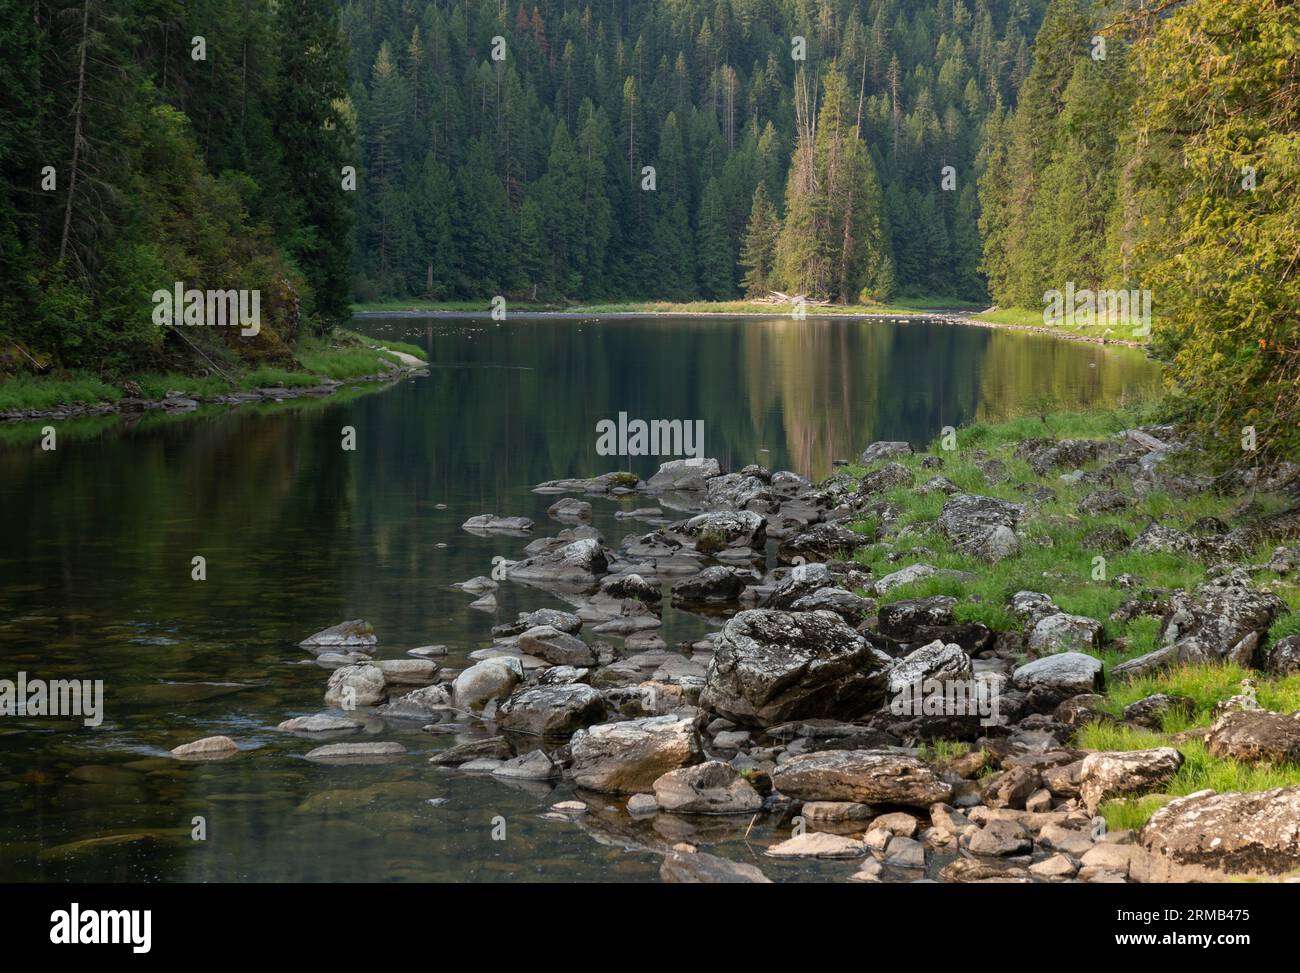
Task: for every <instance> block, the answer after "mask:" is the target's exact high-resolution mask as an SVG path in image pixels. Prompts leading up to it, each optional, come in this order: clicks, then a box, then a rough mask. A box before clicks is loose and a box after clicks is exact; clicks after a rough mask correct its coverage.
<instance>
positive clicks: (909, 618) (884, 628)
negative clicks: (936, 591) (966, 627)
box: [879, 595, 957, 642]
mask: <svg viewBox="0 0 1300 973" xmlns="http://www.w3.org/2000/svg"><path fill="white" fill-rule="evenodd" d="M956 606H957V599H956V598H953V597H952V596H951V595H932V596H931V597H929V598H909V599H905V600H903V601H895V602H893V603H892V604H888V605H881V606H880V612H879V623H880V624H879V629H880V633H881V634H882V635H888V636H889V637H890V638H891V639H897V640H898V641H899V642H910V641H912V637H913V636H914V635H915V633H916V630H917V629H918V628H920V627H921V626H923V625H951V624H952V623H953V613H952V610H953V609H954V608H955V607H956Z"/></svg>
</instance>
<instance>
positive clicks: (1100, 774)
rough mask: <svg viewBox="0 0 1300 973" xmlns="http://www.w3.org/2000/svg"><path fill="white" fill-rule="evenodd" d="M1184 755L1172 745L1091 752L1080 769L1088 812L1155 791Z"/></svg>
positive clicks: (1173, 771)
mask: <svg viewBox="0 0 1300 973" xmlns="http://www.w3.org/2000/svg"><path fill="white" fill-rule="evenodd" d="M1182 765H1183V755H1182V754H1181V753H1179V752H1178V751H1177V750H1175V749H1174V748H1173V747H1157V748H1155V749H1153V750H1127V751H1116V752H1113V753H1090V754H1088V756H1086V757H1084V758H1083V766H1082V767H1081V768H1080V770H1079V781H1080V784H1079V793H1080V795H1081V796H1082V797H1083V801H1084V804H1085V805H1086V806H1087V808H1088V813H1089V814H1096V813H1097V809H1098V808H1099V807H1100V806H1101V804H1102V802H1103V801H1108V800H1110V799H1111V798H1114V797H1130V796H1132V795H1135V794H1142V793H1145V792H1147V791H1152V790H1155V789H1156V788H1157V787H1159V786H1160V785H1162V784H1165V783H1167V782H1168V781H1169V780H1170V778H1172V777H1173V776H1174V774H1175V773H1177V772H1178V768H1179V767H1181V766H1182Z"/></svg>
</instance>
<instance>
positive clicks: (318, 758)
mask: <svg viewBox="0 0 1300 973" xmlns="http://www.w3.org/2000/svg"><path fill="white" fill-rule="evenodd" d="M404 753H406V747H404V746H402V745H401V744H400V743H330V744H326V745H325V746H323V747H317V748H316V749H315V750H310V751H308V752H307V753H306V754H305V757H306V759H308V760H311V761H313V762H315V763H323V764H351V763H359V764H364V763H389V762H391V761H393V760H394V759H396V758H397V757H400V756H401V755H402V754H404Z"/></svg>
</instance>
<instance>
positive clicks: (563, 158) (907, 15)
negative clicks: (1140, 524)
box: [342, 0, 1045, 301]
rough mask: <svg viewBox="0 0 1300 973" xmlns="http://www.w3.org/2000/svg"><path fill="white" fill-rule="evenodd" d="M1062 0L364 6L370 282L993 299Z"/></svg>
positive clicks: (358, 267) (362, 133)
mask: <svg viewBox="0 0 1300 973" xmlns="http://www.w3.org/2000/svg"><path fill="white" fill-rule="evenodd" d="M1044 3H1045V0H909V2H902V0H670V2H663V0H656V2H650V0H629V2H624V3H617V4H609V5H607V4H592V3H590V2H588V0H576V2H575V0H526V2H520V0H513V2H504V3H503V2H501V0H459V2H453V0H347V2H345V3H344V5H343V12H342V22H343V26H344V30H345V32H346V34H347V36H348V38H349V40H350V42H351V59H352V60H351V71H350V74H351V78H352V88H351V95H352V99H351V100H352V104H353V105H354V107H355V112H356V117H357V118H358V121H359V125H358V129H359V131H358V136H359V146H358V150H359V153H360V157H361V168H362V186H361V188H360V190H359V192H358V198H357V224H356V233H357V247H356V249H355V254H356V256H355V267H354V270H355V278H356V281H357V296H358V297H361V298H371V299H373V298H379V297H386V296H424V297H433V298H457V297H459V298H475V299H486V298H487V297H488V296H491V295H493V294H498V293H509V294H513V295H525V296H534V295H536V296H548V297H570V298H591V297H641V298H649V297H657V298H678V299H682V298H696V297H702V298H711V299H729V298H736V297H739V296H740V295H741V294H743V293H745V292H746V291H748V292H751V293H758V292H761V291H763V290H765V289H767V288H769V287H781V288H786V289H788V290H792V291H797V292H803V293H808V294H810V295H815V296H817V297H826V298H832V299H837V300H841V301H856V300H858V299H859V298H860V297H868V298H887V297H889V296H891V295H892V294H894V293H904V294H943V295H955V296H961V297H966V298H975V299H978V298H981V297H982V296H983V295H984V281H983V278H982V276H981V274H980V272H979V270H978V264H979V259H980V239H979V234H978V228H977V219H978V205H977V193H976V181H975V180H976V176H977V173H978V171H979V170H980V168H981V166H982V162H981V151H980V146H981V139H982V135H983V128H984V126H985V125H986V124H987V123H989V122H990V121H995V120H998V119H1000V118H1001V116H1002V113H1003V112H1004V111H1005V109H1006V107H1007V106H1010V105H1012V104H1013V103H1014V101H1015V97H1016V91H1017V89H1018V87H1019V85H1020V83H1021V82H1022V81H1023V80H1024V78H1025V77H1026V76H1027V74H1028V72H1029V69H1030V63H1031V61H1030V56H1029V47H1030V43H1031V42H1032V39H1033V36H1034V34H1035V33H1036V31H1037V28H1038V22H1039V20H1040V18H1041V14H1042V8H1043V5H1044ZM796 38H801V39H802V40H801V41H796V40H795V39H796ZM796 54H801V55H802V58H800V57H797V56H796ZM647 166H651V167H653V170H654V172H653V187H654V188H653V189H650V188H647V187H648V185H649V184H648V177H647V175H646V174H645V168H646V167H647ZM945 166H951V167H952V172H953V173H954V177H953V179H952V180H951V181H950V183H949V185H948V187H945V186H944V184H943V183H942V181H941V173H942V171H943V170H944V167H945Z"/></svg>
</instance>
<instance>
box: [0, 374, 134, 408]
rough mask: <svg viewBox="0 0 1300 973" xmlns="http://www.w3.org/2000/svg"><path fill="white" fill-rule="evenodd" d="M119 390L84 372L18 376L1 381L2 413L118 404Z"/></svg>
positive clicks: (0, 402) (0, 400)
mask: <svg viewBox="0 0 1300 973" xmlns="http://www.w3.org/2000/svg"><path fill="white" fill-rule="evenodd" d="M121 397H122V392H121V390H120V389H118V388H116V387H114V386H112V385H109V384H108V383H107V382H104V381H101V380H100V379H98V378H96V377H94V376H92V375H86V374H81V373H72V374H69V375H67V376H65V377H61V378H60V377H46V378H34V377H32V376H29V375H19V376H18V377H16V378H11V379H6V380H5V381H0V412H8V411H9V410H11V409H54V408H58V407H59V406H65V405H93V404H94V403H96V402H116V401H117V400H118V399H120V398H121Z"/></svg>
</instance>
